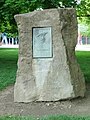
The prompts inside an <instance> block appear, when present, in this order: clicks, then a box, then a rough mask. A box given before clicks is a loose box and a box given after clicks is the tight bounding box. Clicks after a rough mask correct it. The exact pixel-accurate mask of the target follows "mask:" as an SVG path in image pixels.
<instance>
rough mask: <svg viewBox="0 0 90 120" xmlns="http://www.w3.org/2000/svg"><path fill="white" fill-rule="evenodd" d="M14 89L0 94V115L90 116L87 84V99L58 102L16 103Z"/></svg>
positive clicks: (89, 98) (89, 91)
mask: <svg viewBox="0 0 90 120" xmlns="http://www.w3.org/2000/svg"><path fill="white" fill-rule="evenodd" d="M13 94H14V87H13V86H9V87H8V88H6V89H5V90H3V91H1V92H0V115H23V116H25V115H30V116H34V117H40V116H44V115H56V114H59V115H60V114H67V115H79V116H81V115H83V116H84V115H85V116H90V84H87V92H86V96H85V98H77V99H73V100H65V101H58V102H32V103H14V102H13Z"/></svg>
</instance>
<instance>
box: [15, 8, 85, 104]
mask: <svg viewBox="0 0 90 120" xmlns="http://www.w3.org/2000/svg"><path fill="white" fill-rule="evenodd" d="M15 19H16V22H17V25H18V30H19V40H20V42H19V59H18V70H17V77H16V83H15V87H14V101H15V102H32V101H58V100H62V99H69V98H75V97H78V96H81V97H83V96H84V93H85V81H84V77H83V74H82V72H81V70H80V67H79V65H78V64H77V60H76V57H75V46H76V42H77V19H76V11H75V9H49V10H44V11H34V12H30V13H27V14H19V15H16V16H15ZM48 26H52V31H53V32H52V36H53V57H52V58H45V59H44V58H43V59H40V58H38V59H33V57H32V27H48Z"/></svg>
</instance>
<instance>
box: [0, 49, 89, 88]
mask: <svg viewBox="0 0 90 120" xmlns="http://www.w3.org/2000/svg"><path fill="white" fill-rule="evenodd" d="M76 56H77V60H78V63H79V64H80V67H81V69H82V71H83V73H84V76H85V80H86V82H90V52H86V51H85V52H82V51H78V52H76ZM17 59H18V49H11V48H8V49H6V48H1V49H0V90H2V89H3V88H5V87H7V86H8V85H11V84H14V83H15V77H16V70H17Z"/></svg>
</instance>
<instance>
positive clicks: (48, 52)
mask: <svg viewBox="0 0 90 120" xmlns="http://www.w3.org/2000/svg"><path fill="white" fill-rule="evenodd" d="M32 30H33V37H32V38H33V39H32V40H33V42H32V44H33V50H32V51H33V58H50V57H52V35H51V34H52V33H51V27H38V28H36V27H35V28H33V29H32Z"/></svg>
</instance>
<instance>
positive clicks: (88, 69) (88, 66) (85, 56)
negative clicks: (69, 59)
mask: <svg viewBox="0 0 90 120" xmlns="http://www.w3.org/2000/svg"><path fill="white" fill-rule="evenodd" d="M76 56H77V61H78V63H79V64H80V68H81V70H82V72H83V73H84V77H85V81H86V82H90V51H77V52H76Z"/></svg>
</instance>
